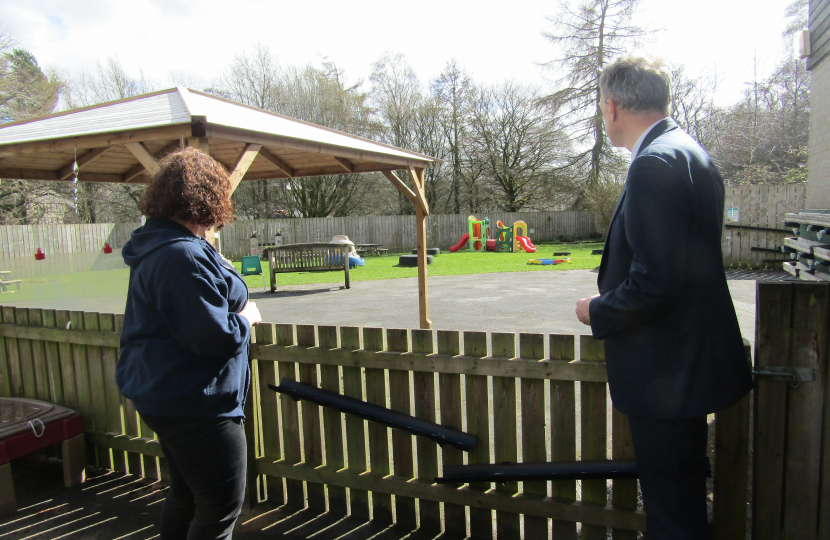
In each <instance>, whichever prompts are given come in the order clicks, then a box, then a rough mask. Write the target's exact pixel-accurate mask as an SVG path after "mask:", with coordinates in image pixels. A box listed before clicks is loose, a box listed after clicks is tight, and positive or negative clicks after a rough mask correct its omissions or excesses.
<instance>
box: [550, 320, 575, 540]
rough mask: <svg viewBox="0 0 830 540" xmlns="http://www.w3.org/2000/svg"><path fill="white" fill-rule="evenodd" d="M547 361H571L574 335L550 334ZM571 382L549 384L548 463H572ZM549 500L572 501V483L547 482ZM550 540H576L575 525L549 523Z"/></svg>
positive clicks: (573, 404) (572, 410)
mask: <svg viewBox="0 0 830 540" xmlns="http://www.w3.org/2000/svg"><path fill="white" fill-rule="evenodd" d="M549 342H550V353H549V357H550V360H551V361H552V362H553V361H560V362H572V361H573V360H574V359H575V358H576V353H575V340H574V336H566V335H554V334H551V336H550V338H549ZM575 386H576V385H575V383H574V382H573V381H558V380H551V381H550V424H551V427H550V440H551V451H550V455H551V456H550V457H551V460H552V461H576V388H575ZM551 489H552V491H551V493H552V495H553V498H554V499H556V500H560V501H563V502H574V501H576V480H555V481H553V482H551ZM552 529H553V538H556V539H557V540H560V539H561V540H576V523H574V522H573V521H564V520H560V519H554V520H553V525H552Z"/></svg>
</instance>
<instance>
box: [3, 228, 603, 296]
mask: <svg viewBox="0 0 830 540" xmlns="http://www.w3.org/2000/svg"><path fill="white" fill-rule="evenodd" d="M600 248H602V243H601V242H590V243H582V244H552V243H551V244H536V253H525V252H524V251H520V252H518V253H494V252H471V251H469V250H463V251H459V252H457V253H450V252H449V251H446V252H441V254H440V255H437V256H435V257H434V258H433V263H432V264H431V265H429V267H428V275H430V276H454V275H466V274H489V273H499V272H561V271H563V270H574V269H593V268H596V267H597V266H599V260H600V257H599V256H598V255H591V250H594V249H600ZM555 251H570V252H571V255H570V257H571V259H572V261H573V262H570V263H563V264H557V265H531V264H527V261H528V259H535V258H540V259H541V258H553V253H554V252H555ZM399 255H402V254H401V253H390V254H389V255H385V256H380V257H375V256H368V257H365V258H364V260H365V261H366V265H365V266H359V267H357V268H353V269H352V270H351V271H350V272H349V278H350V279H351V280H352V281H372V280H377V279H395V278H407V277H416V276H417V275H418V269H417V268H411V267H401V266H398V256H399ZM234 266H235V267H236V269H237V270H239V269H240V268H241V263H240V262H239V261H235V262H234ZM262 266H263V270H264V271H265V273H266V276H267V273H268V263H267V262H263V264H262ZM128 278H129V269H128V268H127V267H126V266H125V267H124V268H122V269H118V270H106V271H99V272H84V273H77V274H62V275H54V276H42V277H35V278H29V279H24V280H23V282H22V283H21V290H20V291H15V292H14V293H7V294H3V295H0V304H13V303H15V302H28V301H37V300H52V299H56V298H58V299H63V298H78V297H87V298H101V297H126V295H127V281H128ZM278 280H279V284H280V287H283V286H286V285H307V284H313V283H338V282H341V281H343V273H342V271H332V272H300V273H289V274H280V275H279V276H278ZM245 281H246V282H247V283H248V287H250V288H251V290H261V289H260V288H261V287H262V278H260V277H259V276H248V277H246V278H245ZM267 282H268V278H267V277H266V283H267Z"/></svg>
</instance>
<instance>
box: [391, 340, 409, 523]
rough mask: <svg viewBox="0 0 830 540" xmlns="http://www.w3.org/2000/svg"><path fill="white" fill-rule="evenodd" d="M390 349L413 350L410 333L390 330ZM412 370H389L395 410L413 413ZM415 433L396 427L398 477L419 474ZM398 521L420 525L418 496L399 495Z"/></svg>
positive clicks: (394, 450)
mask: <svg viewBox="0 0 830 540" xmlns="http://www.w3.org/2000/svg"><path fill="white" fill-rule="evenodd" d="M386 343H387V350H388V351H389V352H409V333H408V332H407V331H406V330H402V329H391V328H390V329H388V330H386ZM411 396H412V391H411V386H410V372H409V371H404V370H400V369H390V370H389V405H390V408H391V409H392V410H394V411H398V412H402V413H404V414H409V415H411V414H412V410H411V409H410V398H411ZM412 442H413V441H412V435H410V434H409V433H406V432H404V431H401V430H399V429H393V430H392V462H393V463H394V471H395V476H398V477H401V478H404V479H406V480H409V479H412V478H414V477H415V461H414V456H413V451H412ZM395 524H396V525H398V526H400V527H403V528H405V529H408V530H413V529H414V528H415V527H416V525H417V517H416V511H415V499H413V498H411V497H403V496H396V497H395Z"/></svg>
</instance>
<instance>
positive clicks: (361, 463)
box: [340, 326, 382, 520]
mask: <svg viewBox="0 0 830 540" xmlns="http://www.w3.org/2000/svg"><path fill="white" fill-rule="evenodd" d="M340 348H341V349H343V350H346V351H355V350H358V349H360V329H359V328H358V327H356V326H343V327H341V328H340ZM381 373H382V372H381ZM343 395H345V396H348V397H351V398H354V399H359V400H361V401H363V400H364V396H363V374H362V373H361V369H360V368H359V367H344V368H343ZM346 454H347V460H348V462H347V465H348V468H349V470H352V471H355V472H356V473H357V474H362V473H364V472H366V471H367V470H368V466H367V460H366V435H365V422H364V421H363V419H361V418H358V417H357V416H355V415H352V414H347V415H346ZM349 503H350V507H351V514H352V516H355V517H357V518H361V519H366V520H368V519H369V516H370V514H369V492H368V491H366V490H363V489H356V488H351V489H350V490H349Z"/></svg>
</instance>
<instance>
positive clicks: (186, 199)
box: [138, 148, 234, 229]
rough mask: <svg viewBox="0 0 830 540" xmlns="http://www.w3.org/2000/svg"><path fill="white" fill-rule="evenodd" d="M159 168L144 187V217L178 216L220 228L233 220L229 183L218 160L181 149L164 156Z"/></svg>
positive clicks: (140, 205) (142, 204)
mask: <svg viewBox="0 0 830 540" xmlns="http://www.w3.org/2000/svg"><path fill="white" fill-rule="evenodd" d="M159 165H160V166H161V171H160V172H159V173H158V175H156V177H155V178H154V179H153V181H152V182H151V183H150V185H149V186H147V189H146V190H145V191H144V195H143V196H142V197H141V202H140V203H139V205H138V206H139V208H140V209H141V212H142V213H143V214H144V215H145V216H147V217H153V218H168V219H169V218H178V219H180V220H182V221H189V222H192V223H197V224H199V225H203V226H205V227H211V226H215V227H216V228H217V229H221V228H222V226H223V225H224V224H225V223H229V222H231V221H233V217H234V215H233V203H231V182H230V178H229V177H228V172H227V171H226V170H225V167H223V166H222V164H221V163H219V162H218V161H216V160H215V159H213V158H212V157H210V156H209V155H207V154H205V153H204V152H201V151H199V150H196V149H195V148H185V149H183V150H181V151H178V152H173V153H171V154H169V155H168V156H166V157H165V158H164V159H162V160H161V162H160V163H159Z"/></svg>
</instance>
